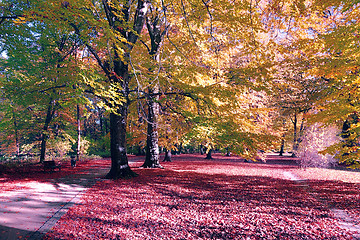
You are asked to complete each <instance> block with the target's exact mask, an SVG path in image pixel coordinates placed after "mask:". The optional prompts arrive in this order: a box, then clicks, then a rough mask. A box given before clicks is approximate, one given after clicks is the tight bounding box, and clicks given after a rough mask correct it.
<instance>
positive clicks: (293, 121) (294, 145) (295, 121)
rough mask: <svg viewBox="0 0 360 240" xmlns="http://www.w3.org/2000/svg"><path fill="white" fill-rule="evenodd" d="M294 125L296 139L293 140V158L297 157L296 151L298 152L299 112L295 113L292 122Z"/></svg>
mask: <svg viewBox="0 0 360 240" xmlns="http://www.w3.org/2000/svg"><path fill="white" fill-rule="evenodd" d="M292 123H293V125H294V139H293V153H292V157H295V156H296V151H297V144H296V141H297V112H296V111H295V113H294V120H292Z"/></svg>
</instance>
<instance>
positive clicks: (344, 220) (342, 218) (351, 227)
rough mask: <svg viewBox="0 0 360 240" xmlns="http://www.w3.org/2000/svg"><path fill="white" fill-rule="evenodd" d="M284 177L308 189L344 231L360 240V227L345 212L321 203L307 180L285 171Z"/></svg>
mask: <svg viewBox="0 0 360 240" xmlns="http://www.w3.org/2000/svg"><path fill="white" fill-rule="evenodd" d="M283 176H284V178H285V179H287V180H291V181H293V182H294V183H296V184H295V185H296V186H298V187H301V188H304V189H306V191H307V192H308V193H309V194H311V195H312V196H313V197H314V198H315V199H317V200H318V201H319V202H322V204H323V205H325V207H326V208H328V209H330V211H331V213H332V214H333V215H334V217H335V218H336V219H337V220H338V222H337V224H338V226H339V227H340V228H342V229H346V230H348V231H352V232H353V233H354V234H353V236H352V237H353V238H354V239H356V240H357V239H359V240H360V225H359V224H358V223H357V221H356V220H355V219H353V218H352V217H351V216H350V215H349V214H348V213H347V212H346V211H345V210H343V209H338V208H332V207H330V206H328V204H326V203H325V202H324V201H321V199H319V198H318V197H316V195H314V194H312V189H311V187H310V186H309V185H308V184H307V181H308V180H307V179H302V178H301V177H300V176H298V175H297V174H296V173H294V172H290V171H284V172H283Z"/></svg>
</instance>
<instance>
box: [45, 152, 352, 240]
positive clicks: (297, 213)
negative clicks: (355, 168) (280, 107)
mask: <svg viewBox="0 0 360 240" xmlns="http://www.w3.org/2000/svg"><path fill="white" fill-rule="evenodd" d="M230 160H231V158H223V157H222V159H218V160H214V161H211V162H210V163H209V162H208V163H207V165H208V167H207V168H206V169H207V170H206V173H204V172H203V171H204V167H203V166H204V160H202V159H200V158H199V157H198V156H196V155H193V156H192V155H187V156H186V158H183V157H181V156H178V157H177V161H176V163H166V170H159V169H154V170H144V169H138V170H136V171H137V172H138V173H140V176H139V177H137V178H134V179H130V180H123V181H108V180H103V181H100V182H98V183H97V184H96V185H95V186H94V187H93V188H92V189H90V190H89V191H88V192H87V193H86V194H85V195H84V197H83V202H82V204H81V205H78V206H76V207H73V208H71V209H70V210H69V212H68V213H67V214H66V215H64V216H63V217H62V219H61V220H60V221H59V222H58V224H57V225H56V226H55V227H54V228H53V230H52V231H51V232H49V233H48V234H47V235H46V236H45V239H64V238H65V239H74V238H78V239H80V238H81V239H91V238H94V237H95V238H109V239H115V238H118V239H132V238H133V239H137V238H142V239H153V238H159V237H160V238H172V237H173V236H176V237H177V238H201V239H214V238H221V239H242V238H251V239H262V238H266V239H279V238H286V239H317V238H327V239H352V236H351V234H352V233H351V232H348V231H347V230H345V229H341V228H340V227H339V226H338V225H337V224H336V223H337V220H336V219H335V218H334V216H333V214H332V212H331V210H330V209H331V208H334V207H336V208H339V209H344V210H350V211H352V210H354V211H355V212H354V211H353V213H356V211H358V204H359V201H358V199H359V198H358V188H359V186H358V185H356V184H353V183H346V184H345V183H343V182H341V181H322V180H316V179H314V180H310V181H309V182H308V187H304V186H302V185H301V184H300V185H299V184H297V183H296V182H294V181H290V180H284V179H281V178H279V176H276V175H274V172H276V171H279V172H283V171H289V170H291V171H302V170H296V169H295V168H289V166H273V165H258V164H245V163H241V162H239V161H238V160H236V161H234V162H230ZM164 165H165V164H164ZM229 170H231V171H229ZM274 170H276V171H274ZM199 171H200V172H202V173H200V172H199ZM249 172H254V174H253V175H252V176H250V175H248V173H249ZM269 174H270V175H269ZM325 174H326V173H325ZM312 176H313V177H314V175H312ZM318 177H319V176H318ZM351 209H352V210H351Z"/></svg>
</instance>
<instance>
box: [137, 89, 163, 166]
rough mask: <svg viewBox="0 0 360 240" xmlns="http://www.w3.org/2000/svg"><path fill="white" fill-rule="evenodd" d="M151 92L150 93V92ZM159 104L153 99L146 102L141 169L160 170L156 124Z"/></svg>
mask: <svg viewBox="0 0 360 240" xmlns="http://www.w3.org/2000/svg"><path fill="white" fill-rule="evenodd" d="M150 92H151V91H150ZM158 114H159V104H158V103H157V102H156V101H154V99H153V98H150V99H149V100H148V124H147V138H146V157H145V162H144V164H143V165H142V167H145V168H162V166H161V165H160V162H159V143H158V141H159V136H158V122H157V117H158Z"/></svg>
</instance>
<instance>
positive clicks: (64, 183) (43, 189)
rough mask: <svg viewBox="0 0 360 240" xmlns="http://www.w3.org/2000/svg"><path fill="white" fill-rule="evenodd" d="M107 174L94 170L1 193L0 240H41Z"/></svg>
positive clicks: (32, 183) (29, 183) (104, 170)
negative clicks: (83, 194) (82, 195)
mask: <svg viewBox="0 0 360 240" xmlns="http://www.w3.org/2000/svg"><path fill="white" fill-rule="evenodd" d="M107 171H108V168H94V169H90V170H87V171H86V172H82V173H79V174H74V175H69V176H66V177H62V178H57V179H52V180H51V181H50V182H37V181H31V182H28V183H26V186H25V187H23V188H19V189H14V190H12V191H5V192H0V240H12V239H34V240H35V239H36V240H38V239H41V238H42V236H43V235H44V234H45V233H46V232H48V231H49V230H50V229H51V228H52V227H53V226H54V224H55V223H56V222H57V221H58V220H59V219H60V218H61V216H62V215H64V214H65V213H66V212H67V210H68V209H69V208H70V207H71V206H73V205H74V204H76V203H78V202H79V200H80V197H81V194H82V193H83V192H84V191H85V190H86V189H88V188H90V187H91V186H93V185H94V184H95V183H96V181H98V180H99V179H100V178H101V177H103V176H104V175H105V174H106V172H107Z"/></svg>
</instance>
